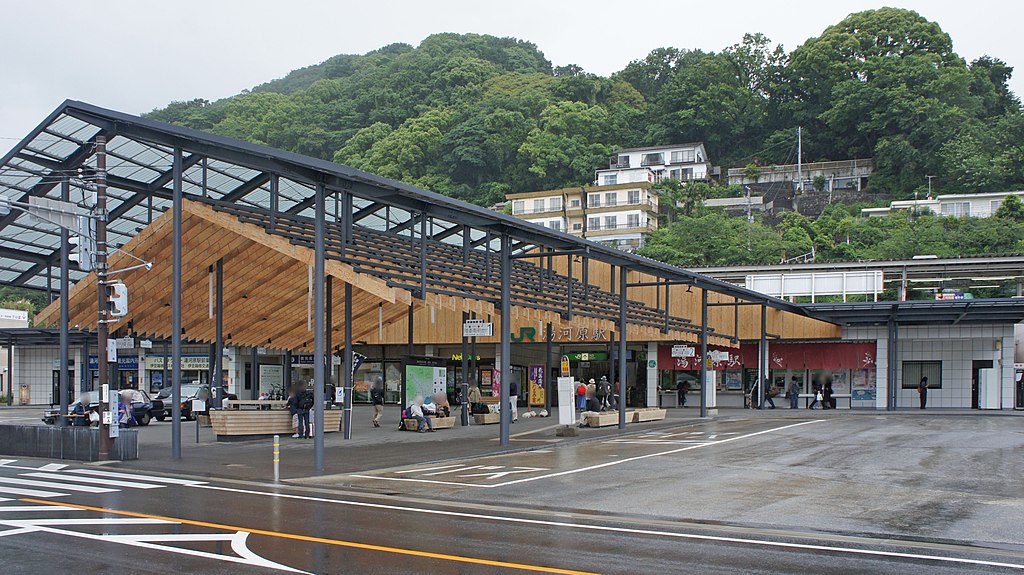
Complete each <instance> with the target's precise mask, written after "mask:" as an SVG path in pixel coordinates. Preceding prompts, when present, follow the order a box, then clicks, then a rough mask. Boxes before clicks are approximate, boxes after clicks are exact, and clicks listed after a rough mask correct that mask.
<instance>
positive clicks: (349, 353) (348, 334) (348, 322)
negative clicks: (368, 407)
mask: <svg viewBox="0 0 1024 575" xmlns="http://www.w3.org/2000/svg"><path fill="white" fill-rule="evenodd" d="M354 353H355V349H353V347H352V284H350V283H346V284H345V361H343V362H342V364H341V368H342V369H343V370H344V371H345V374H344V376H343V377H344V378H345V404H344V408H345V439H352V377H353V374H352V366H353V363H352V362H353V361H355V357H354Z"/></svg>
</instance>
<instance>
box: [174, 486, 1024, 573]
mask: <svg viewBox="0 0 1024 575" xmlns="http://www.w3.org/2000/svg"><path fill="white" fill-rule="evenodd" d="M371 478H372V479H385V478H383V477H376V478H374V477H371ZM390 479H397V478H390ZM193 487H195V488H197V489H210V490H214V491H225V492H229V493H244V494H248V495H259V496H263V497H274V498H280V499H296V500H302V501H311V502H316V503H334V504H337V505H346V506H350V507H363V508H370V509H384V510H388V511H400V512H410V513H423V514H427V515H440V516H445V517H461V518H465V519H480V520H484V521H496V522H500V523H519V524H525V525H543V526H545V527H558V528H565V529H579V530H583V531H599V532H604V533H626V534H630V535H650V536H655V537H664V538H668V539H676V540H693V541H714V542H718V543H735V544H738V545H751V546H757V547H764V548H769V547H776V548H782V549H799V550H801V551H825V552H831V553H842V554H851V555H863V556H869V557H871V556H873V557H892V558H895V559H915V560H924V561H935V562H939V563H951V564H962V565H981V566H985V567H1003V568H1010V569H1020V570H1024V563H1004V562H1000V561H987V560H984V559H970V558H967V557H950V556H943V555H926V554H923V553H904V552H899V551H884V550H881V549H858V548H855V547H839V546H830V545H822V544H813V543H787V542H781V541H768V540H764V539H747V538H743V537H730V536H724V535H704V534H699V533H681V532H672V531H657V530H654V529H635V528H630V527H612V526H609V525H595V524H594V523H593V522H592V521H589V522H581V523H567V522H563V521H550V520H546V519H525V518H522V517H508V516H502V515H484V514H482V513H469V512H466V511H444V510H441V509H423V508H421V507H403V506H401V505H391V504H387V503H369V502H365V501H347V500H344V499H328V498H325V497H311V496H307V495H293V494H289V493H270V492H266V491H255V490H251V489H237V488H234V487H219V486H216V485H194V486H193ZM894 541H895V543H894V544H897V545H900V544H902V545H907V544H912V543H913V542H902V541H899V540H894Z"/></svg>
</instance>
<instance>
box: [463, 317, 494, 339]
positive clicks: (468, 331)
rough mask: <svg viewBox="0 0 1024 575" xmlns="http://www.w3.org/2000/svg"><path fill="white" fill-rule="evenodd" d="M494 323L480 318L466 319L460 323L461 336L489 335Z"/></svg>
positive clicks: (492, 333)
mask: <svg viewBox="0 0 1024 575" xmlns="http://www.w3.org/2000/svg"><path fill="white" fill-rule="evenodd" d="M492 335H494V324H493V323H491V322H485V321H484V320H482V319H468V320H466V322H465V323H463V324H462V337H491V336H492Z"/></svg>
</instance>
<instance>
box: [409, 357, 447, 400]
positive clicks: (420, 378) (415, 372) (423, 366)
mask: <svg viewBox="0 0 1024 575" xmlns="http://www.w3.org/2000/svg"><path fill="white" fill-rule="evenodd" d="M403 359H404V363H405V397H406V402H410V403H411V402H412V400H413V398H415V397H416V396H417V395H419V396H422V397H423V399H424V400H426V399H428V398H430V397H432V396H434V395H435V394H437V393H445V388H446V386H447V383H448V368H447V367H446V363H445V362H444V361H443V360H441V359H439V358H434V357H413V356H406V357H405V358H403Z"/></svg>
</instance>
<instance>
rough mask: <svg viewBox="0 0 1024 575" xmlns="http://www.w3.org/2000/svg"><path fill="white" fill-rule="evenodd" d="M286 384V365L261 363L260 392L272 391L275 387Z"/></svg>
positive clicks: (278, 387)
mask: <svg viewBox="0 0 1024 575" xmlns="http://www.w3.org/2000/svg"><path fill="white" fill-rule="evenodd" d="M283 385H284V366H281V365H260V393H261V394H262V393H270V392H271V391H273V390H274V389H282V386H283Z"/></svg>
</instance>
